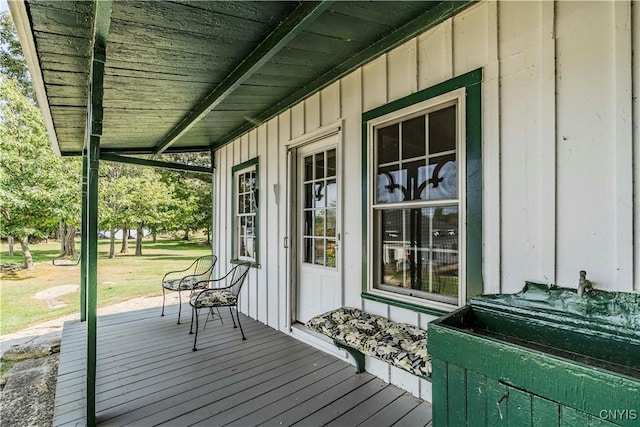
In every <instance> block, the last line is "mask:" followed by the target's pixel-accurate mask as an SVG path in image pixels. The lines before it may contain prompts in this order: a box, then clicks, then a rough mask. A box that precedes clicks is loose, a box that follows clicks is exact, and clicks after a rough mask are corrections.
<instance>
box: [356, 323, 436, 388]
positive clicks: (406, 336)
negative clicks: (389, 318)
mask: <svg viewBox="0 0 640 427" xmlns="http://www.w3.org/2000/svg"><path fill="white" fill-rule="evenodd" d="M363 350H364V351H363V353H365V354H368V355H369V356H373V357H377V358H378V359H380V360H383V361H385V362H387V363H390V364H392V365H394V366H397V367H398V368H401V369H404V370H406V371H409V372H411V373H413V374H416V375H419V376H425V377H426V376H429V375H431V363H430V362H431V356H429V353H428V352H427V331H425V330H423V329H420V328H416V327H414V326H411V325H407V324H405V323H395V324H392V325H391V326H390V327H389V328H387V329H385V330H383V331H380V332H378V333H377V334H376V335H375V336H373V337H372V338H371V339H369V340H367V342H366V343H365V344H364V349H363Z"/></svg>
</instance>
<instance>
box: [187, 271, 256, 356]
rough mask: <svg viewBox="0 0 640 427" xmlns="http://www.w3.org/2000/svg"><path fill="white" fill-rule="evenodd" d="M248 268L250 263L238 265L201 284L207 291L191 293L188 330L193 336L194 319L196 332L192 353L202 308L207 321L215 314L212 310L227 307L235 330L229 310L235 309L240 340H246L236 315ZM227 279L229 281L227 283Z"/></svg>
mask: <svg viewBox="0 0 640 427" xmlns="http://www.w3.org/2000/svg"><path fill="white" fill-rule="evenodd" d="M250 267H251V263H243V264H238V265H236V266H235V267H233V268H232V269H231V270H230V271H229V272H228V273H227V274H225V275H224V276H223V277H221V278H219V279H213V280H207V281H205V282H203V283H204V284H205V286H207V289H204V290H202V291H197V290H196V289H194V290H193V291H192V292H191V298H189V305H191V329H190V330H189V333H190V334H193V319H194V317H195V320H196V331H195V337H194V339H193V351H196V350H198V349H197V348H196V344H197V342H198V326H199V325H198V316H199V314H200V309H202V308H206V309H209V313H207V321H208V320H209V315H215V313H213V309H214V308H216V309H219V308H220V307H229V312H230V313H231V320H233V327H234V328H237V327H238V326H236V320H235V319H234V317H233V310H232V309H231V307H235V311H236V319H238V325H239V326H240V332H241V333H242V339H243V340H246V339H247V338H246V337H245V336H244V331H243V330H242V324H241V323H240V316H239V315H238V295H239V294H240V290H241V289H242V285H243V284H244V282H245V279H246V277H247V273H248V272H249V268H250ZM227 279H229V281H228V282H227ZM226 283H229V285H228V286H223V287H221V286H219V285H220V284H226ZM198 285H200V284H198ZM218 316H220V313H219V312H218ZM220 320H222V317H220ZM205 327H206V322H205ZM203 329H204V328H203Z"/></svg>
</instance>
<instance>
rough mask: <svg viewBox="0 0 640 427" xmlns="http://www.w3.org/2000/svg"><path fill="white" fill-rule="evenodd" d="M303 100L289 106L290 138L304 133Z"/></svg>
mask: <svg viewBox="0 0 640 427" xmlns="http://www.w3.org/2000/svg"><path fill="white" fill-rule="evenodd" d="M304 126H305V114H304V101H303V102H301V103H299V104H297V105H295V106H294V107H292V108H291V139H294V138H297V137H299V136H301V135H304V133H305V129H304Z"/></svg>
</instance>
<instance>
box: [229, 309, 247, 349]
mask: <svg viewBox="0 0 640 427" xmlns="http://www.w3.org/2000/svg"><path fill="white" fill-rule="evenodd" d="M229 308H231V307H229ZM231 317H233V312H232V313H231ZM236 317H237V318H238V325H240V333H242V340H243V341H244V340H246V339H247V338H246V337H245V336H244V331H243V330H242V324H241V323H240V314H239V313H238V308H237V307H236Z"/></svg>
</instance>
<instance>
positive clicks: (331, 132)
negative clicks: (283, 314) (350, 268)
mask: <svg viewBox="0 0 640 427" xmlns="http://www.w3.org/2000/svg"><path fill="white" fill-rule="evenodd" d="M343 128H344V126H343V123H342V120H340V121H338V122H336V123H333V124H330V125H328V126H324V127H322V128H319V129H317V130H315V131H313V132H309V133H307V134H305V135H302V136H300V137H298V138H295V139H292V140H291V141H290V142H289V144H287V146H286V149H287V183H286V185H287V204H286V206H287V237H286V238H285V242H286V243H285V244H286V246H287V247H288V248H289V251H288V259H287V264H288V265H287V306H288V307H287V308H288V309H287V319H286V329H287V330H288V331H291V330H292V325H293V324H294V323H295V322H296V320H297V313H298V274H299V271H298V257H299V251H298V249H299V246H298V243H299V239H300V236H299V227H298V218H299V217H298V192H299V188H298V184H299V182H298V176H299V174H298V150H299V149H300V148H302V147H304V146H307V145H310V144H313V143H316V142H320V141H322V140H323V139H327V138H331V137H333V136H337V139H338V141H337V143H336V154H337V159H336V169H337V171H336V178H337V180H338V196H337V197H338V209H337V210H336V224H337V228H338V236H337V243H338V253H337V257H336V269H337V273H336V274H337V275H338V276H337V277H338V281H339V283H340V291H339V292H340V304H341V305H344V281H343V272H342V265H343V256H342V253H343V251H342V232H341V229H342V219H343V207H342V205H343V203H342V200H343V196H342V193H343V191H342V188H343V176H344V174H343V168H342V155H343V145H344V144H343V140H342V130H343Z"/></svg>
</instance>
